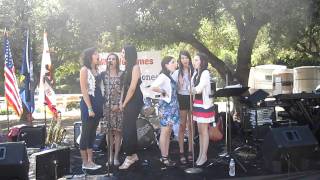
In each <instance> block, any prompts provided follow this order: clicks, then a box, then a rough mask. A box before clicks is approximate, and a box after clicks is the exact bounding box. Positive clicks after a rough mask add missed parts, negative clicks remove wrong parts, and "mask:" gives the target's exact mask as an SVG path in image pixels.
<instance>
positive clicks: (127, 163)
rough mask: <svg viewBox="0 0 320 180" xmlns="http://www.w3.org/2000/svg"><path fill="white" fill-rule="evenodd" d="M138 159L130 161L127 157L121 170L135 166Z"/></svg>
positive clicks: (120, 167)
mask: <svg viewBox="0 0 320 180" xmlns="http://www.w3.org/2000/svg"><path fill="white" fill-rule="evenodd" d="M138 160H139V159H138V158H133V159H129V158H128V157H126V159H125V160H124V162H123V163H122V165H121V166H119V169H120V170H125V169H129V167H130V166H131V165H132V164H134V163H135V162H136V161H138Z"/></svg>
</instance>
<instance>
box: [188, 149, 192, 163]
mask: <svg viewBox="0 0 320 180" xmlns="http://www.w3.org/2000/svg"><path fill="white" fill-rule="evenodd" d="M188 161H189V162H192V161H193V156H192V152H190V151H189V152H188Z"/></svg>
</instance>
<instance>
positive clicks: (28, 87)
mask: <svg viewBox="0 0 320 180" xmlns="http://www.w3.org/2000/svg"><path fill="white" fill-rule="evenodd" d="M31 52H32V51H31V49H30V42H29V31H27V32H26V38H25V46H24V48H23V56H22V58H23V59H22V65H21V70H20V73H21V78H22V80H21V81H22V86H21V88H20V97H21V99H22V102H23V104H24V105H25V107H26V109H27V111H28V112H29V113H33V111H34V89H35V88H34V79H33V64H32V56H31V55H32V53H31Z"/></svg>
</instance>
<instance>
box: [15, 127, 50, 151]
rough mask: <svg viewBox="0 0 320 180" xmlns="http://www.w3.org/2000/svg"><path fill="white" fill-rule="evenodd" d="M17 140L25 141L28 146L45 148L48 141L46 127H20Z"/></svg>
mask: <svg viewBox="0 0 320 180" xmlns="http://www.w3.org/2000/svg"><path fill="white" fill-rule="evenodd" d="M17 141H25V142H26V145H27V147H28V148H30V147H32V148H44V146H45V141H46V127H45V126H43V125H41V126H23V127H22V128H21V129H20V132H19V135H18V138H17Z"/></svg>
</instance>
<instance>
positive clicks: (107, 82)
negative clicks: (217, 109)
mask: <svg viewBox="0 0 320 180" xmlns="http://www.w3.org/2000/svg"><path fill="white" fill-rule="evenodd" d="M121 55H122V56H123V59H124V60H125V62H126V68H125V71H124V72H121V71H120V70H119V57H118V56H117V55H116V54H114V53H111V54H109V55H108V57H107V61H108V65H107V69H106V70H105V71H104V72H102V73H100V74H99V73H98V69H97V66H98V64H99V61H98V60H99V55H98V53H97V50H96V49H95V48H89V49H86V50H84V52H83V53H82V56H81V59H82V61H83V67H82V68H81V70H80V87H81V92H82V95H83V97H82V99H81V102H80V108H81V120H82V135H81V139H80V153H81V158H82V162H83V163H82V168H83V169H92V170H95V169H99V168H100V167H101V165H97V164H95V163H94V162H93V155H92V147H93V142H94V138H95V134H96V130H97V126H98V124H99V121H100V119H101V130H102V131H104V132H107V131H108V130H109V131H108V132H111V134H112V138H110V142H108V143H111V144H112V145H111V148H112V150H111V151H109V152H112V153H111V154H109V161H108V162H111V163H112V164H114V165H116V166H118V165H120V162H119V151H120V146H121V141H122V150H123V152H124V153H125V154H126V158H125V160H124V162H123V163H122V164H121V165H120V166H119V169H128V168H129V167H131V165H133V164H134V163H136V162H137V161H138V160H139V157H138V154H137V128H136V121H137V119H138V116H139V113H140V111H141V109H142V106H143V104H144V103H143V95H142V92H141V90H140V84H141V83H142V81H141V78H140V77H141V71H140V67H139V65H138V64H137V63H136V62H137V51H136V48H135V47H134V46H132V45H128V46H125V47H124V48H123V50H122V53H121ZM178 63H179V69H178V70H177V61H176V60H175V58H173V57H171V56H166V57H164V58H163V60H162V61H161V68H162V70H161V72H160V74H159V76H158V77H157V79H156V80H155V81H154V82H153V83H152V85H151V87H150V90H151V91H154V92H158V93H160V94H161V96H160V100H159V109H158V110H159V118H160V126H161V131H160V139H159V146H160V151H161V158H160V162H162V163H163V164H164V165H165V166H175V164H176V163H175V162H174V161H172V160H171V159H170V158H169V145H170V135H171V131H172V127H173V126H174V125H179V138H178V139H179V151H180V163H181V164H186V163H187V161H189V162H191V161H192V160H193V156H192V150H193V147H192V146H193V143H192V141H191V139H193V138H192V136H191V133H188V135H189V136H188V138H189V140H188V153H186V154H185V152H184V149H185V148H184V137H185V131H186V126H188V130H189V131H191V130H193V129H191V128H193V125H192V124H193V122H192V119H193V120H194V121H196V122H197V126H198V132H199V140H200V141H199V142H200V143H199V155H198V158H197V160H196V165H197V166H201V165H203V164H205V162H206V161H207V149H208V144H209V134H208V125H209V123H211V122H213V121H214V111H213V100H212V99H211V96H210V95H211V87H210V73H209V71H208V60H207V57H206V56H205V55H204V54H202V53H197V54H196V55H195V57H194V63H193V64H192V62H191V56H190V54H189V53H188V52H187V51H181V52H180V54H179V58H178ZM190 92H191V94H192V95H191V96H190ZM191 106H192V107H191ZM191 108H192V112H190V110H191ZM190 113H192V115H191V114H190ZM113 147H114V149H113ZM113 151H114V153H113Z"/></svg>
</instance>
